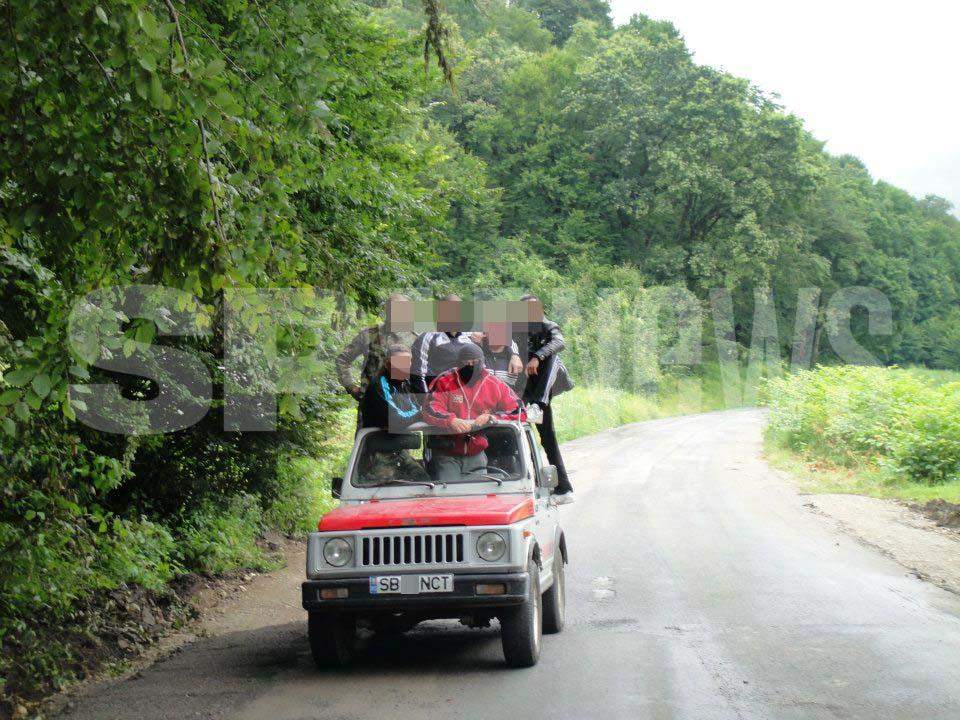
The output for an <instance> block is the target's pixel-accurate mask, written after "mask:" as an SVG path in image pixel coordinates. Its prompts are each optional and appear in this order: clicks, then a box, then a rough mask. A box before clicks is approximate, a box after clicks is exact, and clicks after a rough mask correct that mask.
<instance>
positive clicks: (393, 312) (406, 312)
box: [385, 300, 413, 332]
mask: <svg viewBox="0 0 960 720" xmlns="http://www.w3.org/2000/svg"><path fill="white" fill-rule="evenodd" d="M385 320H386V322H387V327H388V328H389V329H390V331H391V332H413V303H412V302H411V301H410V300H391V301H389V302H388V303H387V305H386V318H385Z"/></svg>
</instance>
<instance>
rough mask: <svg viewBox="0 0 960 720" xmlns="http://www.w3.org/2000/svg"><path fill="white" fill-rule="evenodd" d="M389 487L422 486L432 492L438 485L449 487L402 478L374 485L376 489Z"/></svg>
mask: <svg viewBox="0 0 960 720" xmlns="http://www.w3.org/2000/svg"><path fill="white" fill-rule="evenodd" d="M387 485H422V486H423V487H428V488H430V489H431V490H435V489H436V487H437V485H442V486H443V487H446V486H447V484H446V483H435V482H429V481H427V480H402V479H400V478H394V479H393V480H387V481H386V482H383V483H380V484H379V485H374V487H386V486H387Z"/></svg>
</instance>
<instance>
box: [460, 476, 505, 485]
mask: <svg viewBox="0 0 960 720" xmlns="http://www.w3.org/2000/svg"><path fill="white" fill-rule="evenodd" d="M479 477H480V479H482V480H486V481H487V482H495V483H496V484H497V485H503V480H501V479H500V478H498V477H494V476H493V475H480V476H479ZM463 482H474V479H473V477H472V476H471V475H466V476H465V477H464V480H463Z"/></svg>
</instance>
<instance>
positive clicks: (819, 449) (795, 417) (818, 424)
mask: <svg viewBox="0 0 960 720" xmlns="http://www.w3.org/2000/svg"><path fill="white" fill-rule="evenodd" d="M764 395H765V399H766V403H767V404H768V405H769V407H770V424H769V426H768V429H767V445H768V451H769V453H770V455H771V458H772V459H773V460H774V462H775V463H776V464H778V465H781V466H782V467H786V468H788V469H791V470H793V471H794V472H797V473H798V474H799V475H800V476H801V477H802V478H803V479H804V481H805V482H806V483H807V484H808V486H809V487H810V488H811V489H814V490H817V491H821V492H849V493H857V494H864V495H871V496H874V497H894V498H902V499H906V500H914V501H919V502H924V501H929V500H937V499H942V500H946V501H949V502H955V503H956V502H960V374H957V373H947V372H943V371H939V372H931V371H929V370H923V369H900V368H881V367H857V366H845V367H820V368H816V369H814V370H808V371H801V372H797V373H794V374H792V375H788V376H784V377H782V378H779V379H774V380H771V381H769V382H768V383H767V384H766V386H765V389H764Z"/></svg>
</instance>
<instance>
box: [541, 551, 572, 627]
mask: <svg viewBox="0 0 960 720" xmlns="http://www.w3.org/2000/svg"><path fill="white" fill-rule="evenodd" d="M563 566H564V562H563V555H562V554H561V553H560V551H559V550H557V551H556V552H555V553H554V554H553V585H551V586H550V589H549V590H547V591H546V592H545V593H544V594H543V632H544V633H546V634H547V635H553V634H556V633H558V632H560V631H561V630H563V623H564V620H565V618H566V614H567V597H566V586H567V581H566V580H565V579H564V576H563Z"/></svg>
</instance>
